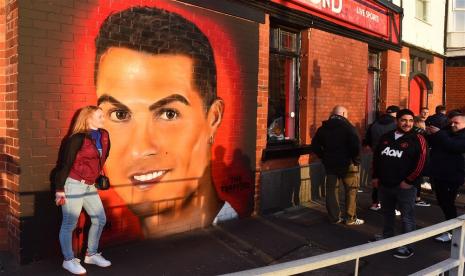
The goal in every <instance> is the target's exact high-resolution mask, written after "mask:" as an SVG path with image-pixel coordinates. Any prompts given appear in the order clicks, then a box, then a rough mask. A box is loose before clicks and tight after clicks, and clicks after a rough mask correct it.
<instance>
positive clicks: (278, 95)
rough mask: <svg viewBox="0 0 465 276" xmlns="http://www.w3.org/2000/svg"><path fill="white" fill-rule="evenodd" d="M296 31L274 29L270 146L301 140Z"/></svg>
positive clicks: (269, 97)
mask: <svg viewBox="0 0 465 276" xmlns="http://www.w3.org/2000/svg"><path fill="white" fill-rule="evenodd" d="M299 39H300V36H299V34H298V33H297V32H291V31H287V30H282V29H281V28H272V29H271V35H270V40H271V41H270V48H271V49H270V64H269V66H270V68H269V73H270V74H269V94H268V124H267V125H268V131H267V133H268V143H269V144H274V143H278V144H279V143H282V142H284V141H287V140H297V139H298V131H297V130H298V127H297V124H298V110H297V99H298V91H297V87H298V80H299V79H298V68H299V46H300V42H299Z"/></svg>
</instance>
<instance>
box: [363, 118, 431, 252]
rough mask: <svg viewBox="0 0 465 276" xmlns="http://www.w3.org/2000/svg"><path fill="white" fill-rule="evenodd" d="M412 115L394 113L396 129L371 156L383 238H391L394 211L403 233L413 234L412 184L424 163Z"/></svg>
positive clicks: (403, 249)
mask: <svg viewBox="0 0 465 276" xmlns="http://www.w3.org/2000/svg"><path fill="white" fill-rule="evenodd" d="M413 117H414V114H413V112H412V111H411V110H409V109H402V110H400V111H399V112H397V120H396V121H397V128H396V129H395V130H393V131H390V132H388V133H386V134H385V135H383V136H382V137H381V139H380V140H379V143H378V146H377V147H376V149H375V152H374V154H373V179H372V185H373V187H378V188H379V192H380V199H381V202H382V206H381V211H382V213H383V215H384V228H383V235H382V237H383V238H388V237H392V236H394V226H395V208H396V205H397V206H398V207H399V208H400V212H401V216H402V217H401V219H402V232H403V233H407V232H410V231H413V230H415V217H414V206H415V197H416V188H415V186H414V185H413V184H414V181H415V180H416V179H417V178H418V176H420V175H421V172H422V170H423V167H424V165H425V161H426V149H427V146H426V141H425V138H424V137H423V136H422V135H420V134H417V133H415V132H413V131H412V128H413ZM412 255H413V250H412V249H411V248H410V247H408V246H402V247H399V248H398V249H397V250H396V252H395V253H394V256H395V257H397V258H408V257H410V256H412Z"/></svg>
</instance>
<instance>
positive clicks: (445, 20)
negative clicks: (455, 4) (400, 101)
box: [442, 0, 449, 105]
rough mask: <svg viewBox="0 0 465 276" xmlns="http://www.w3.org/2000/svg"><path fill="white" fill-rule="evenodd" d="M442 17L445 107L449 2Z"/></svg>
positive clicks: (443, 102) (444, 96)
mask: <svg viewBox="0 0 465 276" xmlns="http://www.w3.org/2000/svg"><path fill="white" fill-rule="evenodd" d="M445 8H446V10H445V16H444V55H445V58H444V61H443V64H442V104H443V105H446V88H447V87H446V62H447V21H448V20H447V19H448V17H449V1H448V0H446V6H445Z"/></svg>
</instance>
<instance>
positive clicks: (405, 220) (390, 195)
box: [379, 186, 417, 238]
mask: <svg viewBox="0 0 465 276" xmlns="http://www.w3.org/2000/svg"><path fill="white" fill-rule="evenodd" d="M416 193H417V189H416V188H415V186H412V187H411V188H410V189H401V188H400V187H399V186H397V187H393V188H389V187H384V186H380V187H379V197H380V200H381V212H382V213H383V216H384V229H383V237H384V238H389V237H392V236H394V226H395V219H396V213H395V210H396V206H397V207H399V210H400V213H401V220H402V233H408V232H411V231H414V230H415V213H414V208H415V197H416Z"/></svg>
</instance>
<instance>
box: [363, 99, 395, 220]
mask: <svg viewBox="0 0 465 276" xmlns="http://www.w3.org/2000/svg"><path fill="white" fill-rule="evenodd" d="M397 111H399V107H398V106H396V105H391V106H388V108H386V113H385V114H383V115H381V116H380V117H379V119H377V120H376V121H375V122H374V123H373V124H371V125H370V126H369V127H368V129H367V133H366V136H365V143H364V144H365V145H367V146H369V147H370V149H371V150H372V151H373V150H375V148H376V146H377V145H378V142H379V139H380V138H381V136H382V135H383V134H385V133H387V132H389V131H391V130H393V129H395V128H396V113H397ZM379 209H381V204H380V202H379V198H378V189H377V188H374V187H373V190H372V192H371V207H370V210H373V211H378V210H379ZM399 215H400V213H399Z"/></svg>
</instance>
